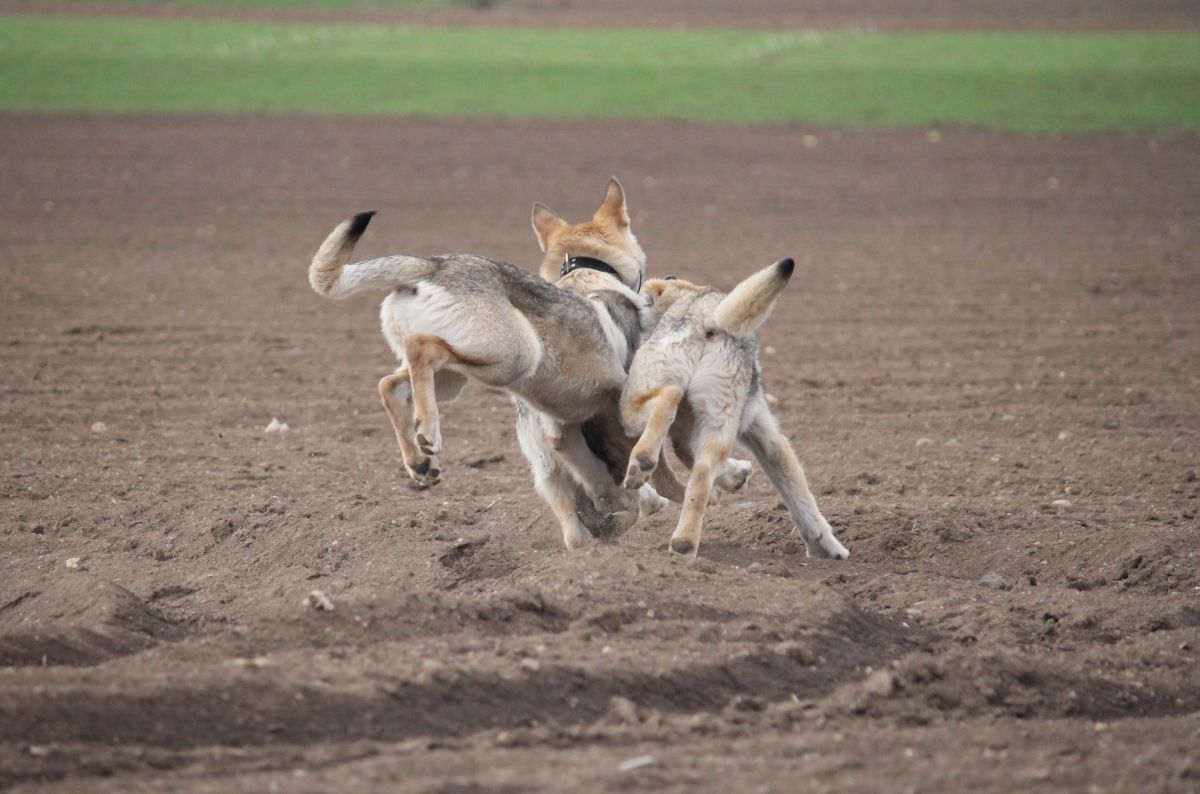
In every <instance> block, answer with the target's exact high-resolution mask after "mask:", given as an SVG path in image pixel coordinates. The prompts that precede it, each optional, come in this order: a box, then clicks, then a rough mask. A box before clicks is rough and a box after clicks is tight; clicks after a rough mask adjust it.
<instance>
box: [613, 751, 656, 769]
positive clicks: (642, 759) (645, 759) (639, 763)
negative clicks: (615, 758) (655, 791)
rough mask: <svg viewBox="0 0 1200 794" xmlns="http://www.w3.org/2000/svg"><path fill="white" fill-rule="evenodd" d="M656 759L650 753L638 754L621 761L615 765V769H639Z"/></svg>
mask: <svg viewBox="0 0 1200 794" xmlns="http://www.w3.org/2000/svg"><path fill="white" fill-rule="evenodd" d="M657 760H658V759H657V758H655V757H654V756H652V755H639V756H638V757H637V758H630V759H629V760H628V761H622V762H621V763H620V764H618V765H617V769H618V770H620V771H621V772H631V771H633V770H634V769H641V768H642V767H644V766H650V764H653V763H655V762H656V761H657Z"/></svg>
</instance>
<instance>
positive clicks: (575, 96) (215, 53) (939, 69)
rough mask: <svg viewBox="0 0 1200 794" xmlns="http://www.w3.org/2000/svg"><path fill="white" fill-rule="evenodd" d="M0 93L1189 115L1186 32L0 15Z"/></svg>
mask: <svg viewBox="0 0 1200 794" xmlns="http://www.w3.org/2000/svg"><path fill="white" fill-rule="evenodd" d="M0 109H8V110H35V111H66V110H87V111H115V112H132V111H184V112H220V113H240V112H285V111H290V112H295V111H299V112H311V113H355V114H381V115H390V114H405V115H433V116H440V115H452V116H463V115H492V114H494V115H504V116H531V117H673V118H687V119H701V120H714V121H730V122H779V121H788V120H799V121H805V122H811V123H817V124H832V125H849V126H860V125H889V126H893V125H925V124H932V123H942V124H962V125H974V126H982V127H992V128H1002V129H1011V130H1022V131H1083V130H1103V129H1198V128H1200V36H1197V35H1195V34H1187V33H1182V34H1172V33H1136V34H1135V33H1121V34H1091V33H1070V34H1051V33H897V34H891V33H889V34H883V33H879V34H875V33H854V32H840V33H815V32H803V31H800V32H774V33H763V32H753V31H732V30H693V31H678V30H553V31H538V30H530V29H513V28H459V27H447V28H438V27H432V28H431V27H420V26H415V27H406V26H380V25H314V24H267V23H248V22H225V21H190V20H189V21H168V20H148V19H119V18H61V17H56V18H50V17H34V16H3V17H0Z"/></svg>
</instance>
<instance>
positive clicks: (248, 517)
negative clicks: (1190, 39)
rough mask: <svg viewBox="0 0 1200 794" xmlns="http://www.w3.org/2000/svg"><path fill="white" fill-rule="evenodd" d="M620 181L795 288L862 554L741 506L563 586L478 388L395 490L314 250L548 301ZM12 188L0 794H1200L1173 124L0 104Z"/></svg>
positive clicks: (580, 562) (666, 520)
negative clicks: (4, 790) (571, 221)
mask: <svg viewBox="0 0 1200 794" xmlns="http://www.w3.org/2000/svg"><path fill="white" fill-rule="evenodd" d="M806 134H811V135H813V136H815V139H812V140H809V141H807V144H808V145H806V143H805V141H804V139H803V136H804V135H806ZM813 143H815V145H812V144H813ZM609 173H616V174H618V175H619V176H620V177H621V178H622V179H623V180H624V183H625V186H626V189H627V192H628V194H629V200H630V204H631V209H632V211H633V216H634V223H635V228H636V230H637V232H638V233H639V235H640V239H641V240H642V242H643V245H644V246H645V248H646V250H647V252H648V253H649V255H650V260H651V266H652V269H653V271H654V272H656V273H659V274H662V273H666V272H675V273H679V274H686V275H688V276H689V277H692V278H694V279H696V280H700V281H711V282H713V283H716V284H719V285H724V286H728V285H730V284H732V283H734V281H735V280H736V279H737V277H738V276H739V275H741V274H744V273H747V272H749V271H750V270H752V269H754V268H757V267H759V266H763V265H766V264H768V263H769V262H771V261H772V260H774V259H776V258H779V257H782V256H787V255H791V256H794V257H796V259H797V263H798V266H797V277H796V278H794V279H793V282H792V286H790V287H789V293H788V295H787V296H786V298H785V301H784V303H783V304H782V306H781V308H780V309H778V310H777V311H776V314H775V315H774V316H773V318H772V319H771V321H770V322H769V323H768V325H767V326H766V328H765V329H764V331H763V333H762V341H763V344H765V345H770V346H772V347H773V348H774V349H775V350H776V351H777V352H776V353H775V354H774V355H768V356H765V357H764V366H765V374H766V384H767V389H768V391H769V392H770V393H772V394H774V395H775V396H777V397H778V399H779V401H780V406H779V409H778V411H779V414H780V416H781V419H782V421H783V424H784V427H785V429H786V431H787V432H788V434H789V435H790V436H791V438H792V439H793V440H794V442H795V444H796V446H797V448H798V450H799V452H800V454H801V457H802V459H803V460H804V461H805V463H806V465H807V467H808V470H809V475H810V478H811V480H812V482H813V485H814V490H815V491H816V493H817V494H818V499H819V501H820V503H821V505H822V507H823V509H824V511H825V513H826V514H827V515H828V516H829V517H830V519H831V520H832V521H833V522H834V523H835V525H836V527H837V528H838V532H839V535H840V537H841V538H842V540H843V541H844V542H845V543H846V545H847V546H848V547H849V548H850V550H851V552H852V554H853V557H852V559H851V560H850V561H848V562H845V563H824V562H816V561H808V560H806V559H805V557H804V555H803V551H802V549H803V546H802V544H801V543H799V541H798V538H797V537H796V536H795V535H794V533H793V531H792V527H791V524H790V522H789V521H788V520H787V517H786V514H785V513H784V512H782V511H781V510H780V509H779V507H778V505H777V502H778V500H777V498H776V496H775V495H774V493H773V492H771V491H770V489H769V486H768V485H767V484H766V483H765V480H764V479H763V478H762V476H761V473H756V475H755V476H754V477H753V478H752V480H751V486H750V488H749V489H748V491H747V492H745V493H743V494H739V495H735V496H733V497H730V496H726V497H725V499H724V500H723V501H722V503H721V504H720V505H718V506H716V507H714V508H713V509H712V510H710V512H709V522H708V524H707V527H706V535H705V542H704V544H703V547H702V550H701V559H700V560H699V561H697V562H695V563H688V562H684V561H682V560H679V559H674V558H672V557H671V556H670V555H669V554H668V553H667V551H666V541H667V537H668V536H669V534H670V531H671V528H672V526H673V522H674V518H675V517H676V515H677V510H676V509H675V508H674V507H671V508H668V510H666V511H664V513H661V514H659V515H658V516H656V517H654V518H652V519H650V520H648V521H645V522H643V523H642V524H639V525H638V526H637V527H635V528H634V529H633V530H631V531H630V532H629V533H628V534H626V535H624V536H623V537H621V538H619V539H618V540H617V541H616V542H615V543H612V544H608V545H603V546H601V547H599V548H597V549H595V550H592V551H588V552H585V553H578V554H568V553H566V552H565V551H564V550H563V549H562V548H561V547H560V542H559V539H558V537H557V528H556V526H555V523H554V521H553V520H552V517H551V516H550V513H549V511H548V510H547V509H546V508H544V507H543V505H542V504H541V503H540V502H539V500H538V499H537V498H536V497H535V496H534V494H533V490H532V485H531V483H530V481H529V477H528V474H527V471H526V468H525V465H524V462H523V460H522V458H521V455H520V452H519V451H518V449H517V446H516V443H515V441H514V438H513V431H512V425H513V413H512V410H511V407H510V406H509V404H508V403H507V400H506V398H505V397H504V396H503V395H501V394H499V393H494V392H489V391H487V390H484V389H480V388H478V387H472V388H471V389H469V390H468V392H467V393H466V394H465V395H464V397H463V399H462V400H461V401H460V402H459V403H457V404H455V405H453V406H450V407H448V408H447V409H446V411H445V430H446V448H447V454H446V457H445V460H446V461H447V462H448V464H449V465H448V466H447V471H446V475H445V479H444V481H443V483H442V484H441V485H439V486H438V487H436V488H435V489H432V490H430V491H426V492H419V491H414V490H411V489H410V488H409V487H408V486H407V484H406V482H405V479H404V477H403V475H402V470H401V467H400V465H399V459H398V456H397V453H396V450H395V448H394V447H395V445H394V441H393V439H392V437H391V433H390V430H389V428H388V426H387V422H386V419H385V417H384V415H383V413H382V411H381V409H380V408H379V407H378V405H377V398H376V396H375V381H376V380H377V379H378V378H379V377H380V376H381V375H383V374H385V373H386V372H388V371H389V370H390V368H391V367H392V366H393V362H392V361H391V359H390V357H389V354H388V352H387V350H386V347H385V345H384V342H383V340H382V337H381V336H380V335H379V333H378V331H377V328H376V309H375V307H376V300H377V299H376V298H362V299H354V300H352V301H348V302H342V303H335V302H330V301H322V300H320V299H318V298H317V297H316V296H315V295H313V294H312V292H311V291H310V289H309V287H308V285H307V282H306V276H305V268H306V266H307V261H308V258H309V257H310V256H311V254H312V251H313V250H314V248H315V246H316V245H317V243H318V242H319V241H320V240H321V239H322V238H323V236H324V235H325V234H326V232H327V231H328V230H329V229H330V228H331V227H332V225H333V224H334V223H335V222H337V221H338V220H339V219H340V218H342V217H343V216H345V215H346V214H348V213H349V212H351V211H354V210H358V209H364V208H374V209H377V210H379V212H380V214H379V216H378V218H377V219H376V221H375V223H374V224H373V226H372V228H371V230H370V232H369V233H368V235H367V237H366V238H364V240H363V243H362V244H361V246H360V249H359V250H360V252H361V253H363V254H367V255H370V254H378V253H384V252H395V251H407V252H412V253H438V252H442V251H447V250H453V251H473V252H478V253H485V254H490V255H494V256H497V257H501V258H506V259H509V260H510V261H514V262H516V263H519V264H524V265H526V266H532V265H534V264H535V263H536V262H537V260H538V256H537V250H536V244H535V241H534V238H533V235H532V232H531V231H530V230H529V222H528V218H529V207H530V204H531V203H532V202H533V201H534V200H541V201H544V202H547V203H549V204H550V205H551V206H553V207H554V208H555V209H557V210H559V211H560V212H562V213H563V214H564V215H566V216H567V217H576V218H577V217H580V216H582V215H583V214H584V213H588V212H590V211H591V210H592V209H593V208H594V206H595V205H596V203H597V202H598V200H599V198H600V195H601V192H602V189H603V183H604V179H605V177H606V176H607V175H608V174H609ZM0 174H3V176H4V183H5V186H6V189H5V190H4V191H3V192H2V193H0V272H2V273H3V276H4V283H5V284H6V291H7V300H6V307H5V309H4V312H3V314H2V315H0V356H2V365H0V366H2V371H3V373H4V376H3V390H4V401H3V403H2V405H0V412H2V417H3V429H4V432H3V437H2V439H3V440H2V441H0V445H2V446H0V457H2V462H0V475H2V476H0V488H2V491H0V495H2V497H3V499H2V501H0V533H2V534H0V665H3V667H0V787H3V786H12V787H14V789H15V790H19V791H88V792H127V791H132V790H138V791H169V792H172V794H175V793H176V792H202V791H205V792H206V791H245V792H263V791H276V790H278V791H289V792H290V791H311V792H321V791H350V790H357V791H368V790H387V791H397V790H399V791H419V792H447V793H448V792H476V791H488V792H521V791H535V790H549V791H565V790H573V791H618V790H619V791H626V790H666V791H695V790H711V791H729V790H738V791H744V792H760V791H762V792H768V791H769V792H791V791H797V790H806V791H814V792H823V791H838V792H844V791H884V790H886V791H923V792H925V791H963V790H988V791H1012V790H1018V789H1019V790H1023V791H1059V790H1072V791H1100V792H1115V791H1180V792H1183V791H1196V790H1198V789H1200V761H1198V760H1197V758H1196V748H1197V746H1200V716H1198V715H1200V672H1198V670H1200V666H1198V664H1197V656H1198V655H1200V573H1198V570H1197V565H1198V562H1200V561H1198V560H1197V551H1198V550H1200V524H1198V522H1197V518H1196V511H1197V507H1198V501H1197V497H1198V495H1200V481H1197V469H1198V468H1200V462H1198V461H1197V432H1198V429H1200V408H1198V406H1197V400H1196V395H1197V387H1198V386H1200V375H1198V372H1200V370H1198V369H1197V367H1198V365H1200V314H1198V313H1197V310H1196V307H1197V306H1198V305H1200V272H1198V268H1200V255H1198V254H1197V252H1198V251H1200V225H1198V224H1197V219H1198V217H1200V147H1198V146H1197V139H1196V138H1195V137H1147V136H1126V135H1111V136H1076V137H1070V138H1061V139H1060V138H1053V137H1022V136H1008V135H1000V134H992V133H981V132H967V131H955V130H948V131H942V135H941V138H940V140H938V141H937V142H933V141H931V140H930V139H928V138H927V136H926V134H925V132H924V131H919V130H918V131H875V132H841V131H826V130H820V129H815V130H814V129H808V128H799V127H779V128H757V129H740V128H735V127H705V126H698V125H687V124H674V123H638V124H633V123H622V124H604V123H533V122H528V123H523V122H500V121H476V122H462V121H456V122H450V121H447V122H440V121H439V122H435V121H420V120H396V121H385V120H365V119H302V118H286V117H284V118H246V119H225V118H208V119H201V118H186V119H185V118H170V117H156V118H103V117H90V118H89V117H69V116H63V117H39V116H13V115H9V116H2V117H0ZM272 417H278V418H279V419H280V420H282V421H285V422H287V423H288V424H289V425H290V430H288V431H287V432H285V433H272V434H267V433H265V432H264V427H265V426H266V425H267V423H268V422H269V421H270V420H271V419H272ZM97 422H100V423H103V428H100V427H99V426H96V427H95V428H93V423H97ZM100 429H103V432H94V430H100ZM1059 500H1066V501H1067V502H1069V503H1070V504H1069V506H1067V505H1065V504H1062V503H1061V502H1060V501H1059ZM1056 503H1057V504H1056ZM73 558H74V559H73ZM68 560H72V561H73V564H74V565H75V566H76V567H69V566H68V564H67V563H68ZM989 572H997V573H999V574H1000V575H1001V576H1002V577H1003V579H1004V583H1005V584H1004V588H1003V589H994V588H988V587H983V586H981V585H980V584H979V582H980V578H981V577H982V576H983V575H984V574H987V573H989ZM314 588H319V589H321V590H322V591H324V592H325V593H327V594H328V596H329V598H331V599H332V601H333V603H334V605H335V607H336V608H335V610H334V611H333V612H317V611H314V610H311V609H308V608H306V607H303V606H302V605H301V601H302V600H303V599H304V598H305V596H306V594H307V593H309V591H310V590H312V589H314ZM647 755H649V756H653V759H654V760H653V763H650V764H647V765H645V766H641V767H640V768H637V769H633V770H630V771H620V769H619V766H618V765H619V764H621V763H622V762H625V761H628V760H630V759H636V758H638V757H640V756H647Z"/></svg>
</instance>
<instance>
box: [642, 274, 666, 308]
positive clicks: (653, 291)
mask: <svg viewBox="0 0 1200 794" xmlns="http://www.w3.org/2000/svg"><path fill="white" fill-rule="evenodd" d="M666 291H667V282H666V281H663V280H662V279H657V278H652V279H650V280H649V281H647V282H646V283H645V284H643V285H642V294H643V295H645V296H646V297H647V298H649V300H650V302H651V303H653V302H654V301H656V300H658V299H659V298H661V297H662V294H663V293H664V292H666Z"/></svg>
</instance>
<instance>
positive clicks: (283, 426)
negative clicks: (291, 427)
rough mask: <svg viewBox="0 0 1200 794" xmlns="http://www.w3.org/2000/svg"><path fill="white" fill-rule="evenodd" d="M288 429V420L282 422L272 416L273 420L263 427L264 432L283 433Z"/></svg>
mask: <svg viewBox="0 0 1200 794" xmlns="http://www.w3.org/2000/svg"><path fill="white" fill-rule="evenodd" d="M287 429H288V426H287V422H280V421H279V420H278V419H276V418H275V417H272V418H271V422H270V423H269V424H268V425H267V426H266V427H265V428H264V429H263V432H264V433H282V432H284V431H285V430H287Z"/></svg>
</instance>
